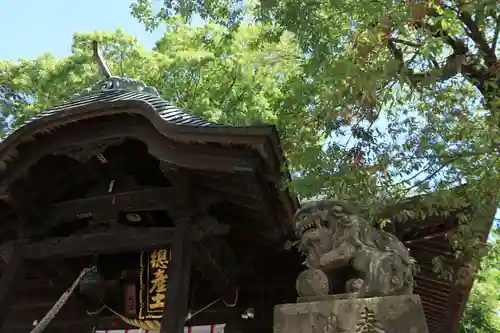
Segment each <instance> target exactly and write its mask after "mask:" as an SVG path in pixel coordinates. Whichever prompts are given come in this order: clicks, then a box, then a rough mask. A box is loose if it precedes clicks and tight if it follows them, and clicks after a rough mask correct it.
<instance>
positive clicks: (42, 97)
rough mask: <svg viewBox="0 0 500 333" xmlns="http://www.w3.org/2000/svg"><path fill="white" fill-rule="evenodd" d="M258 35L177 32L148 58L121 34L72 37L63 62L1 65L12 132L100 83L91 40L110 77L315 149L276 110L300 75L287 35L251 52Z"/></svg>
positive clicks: (253, 31) (254, 28)
mask: <svg viewBox="0 0 500 333" xmlns="http://www.w3.org/2000/svg"><path fill="white" fill-rule="evenodd" d="M263 29H265V25H242V26H241V27H240V28H239V29H238V30H237V31H236V32H235V34H234V38H233V39H231V40H227V39H225V38H224V33H223V32H224V29H223V28H222V27H219V26H217V25H210V24H209V25H206V26H204V27H199V28H194V27H190V26H188V25H182V24H178V25H176V26H175V28H173V30H172V31H171V33H169V34H167V35H165V36H164V37H163V38H162V39H160V40H159V41H157V43H156V47H155V50H153V51H150V50H146V49H145V48H143V47H142V46H141V45H140V44H139V43H138V42H137V41H136V40H135V39H134V37H132V36H130V35H127V34H126V33H124V32H123V31H121V30H117V31H116V32H114V33H108V32H96V33H91V34H78V33H77V34H75V36H74V40H73V45H72V55H71V56H69V57H67V58H64V59H61V60H58V59H56V58H55V57H53V56H52V55H50V54H46V55H43V56H41V57H40V58H38V59H35V60H21V61H19V62H12V61H0V86H1V87H3V89H8V90H9V91H12V92H15V93H16V94H19V95H23V96H26V98H25V99H23V100H19V101H18V102H16V103H14V104H12V103H11V105H10V107H9V112H8V113H9V116H10V117H12V118H13V127H16V126H19V125H20V124H21V123H23V122H24V121H25V120H27V119H29V118H30V117H32V116H33V115H34V114H35V113H36V112H38V111H40V110H43V109H46V108H49V107H51V106H54V105H56V104H58V103H61V102H63V101H65V100H68V99H70V98H72V97H73V96H74V95H75V94H77V93H78V92H80V91H81V90H83V89H84V88H86V87H89V86H90V85H92V84H94V83H96V82H97V81H98V80H100V79H101V77H100V73H99V70H98V68H97V65H96V62H95V60H94V59H93V58H92V48H91V42H92V40H97V41H99V43H100V46H101V48H102V51H103V54H104V57H105V58H106V60H107V62H108V63H109V66H110V68H111V71H112V73H113V74H114V75H123V76H129V77H132V78H134V79H139V80H142V81H144V82H146V83H147V84H148V85H151V86H154V87H156V88H157V89H158V90H159V92H160V94H161V96H162V97H163V98H164V99H166V100H168V101H170V102H171V103H173V104H175V105H177V106H179V107H182V108H185V109H186V110H189V112H191V113H194V114H196V115H199V116H202V117H204V118H205V119H208V120H211V121H216V122H222V123H228V124H234V125H245V124H255V123H264V122H265V123H280V124H279V125H280V127H282V128H283V129H284V130H285V131H284V132H285V133H286V136H287V139H289V140H296V141H298V140H302V141H303V142H310V145H312V146H314V145H317V144H318V142H319V140H320V136H319V135H318V134H317V132H316V131H314V130H313V129H311V128H307V127H303V126H302V124H304V123H307V122H308V115H306V114H303V115H299V116H297V117H296V118H294V119H290V118H286V117H283V115H282V114H281V113H282V111H283V109H280V108H278V107H277V105H279V104H280V103H282V101H283V100H285V99H287V98H289V95H290V92H289V91H288V90H287V89H286V84H287V83H286V82H287V81H288V80H289V79H290V77H294V76H297V75H299V73H300V71H301V68H300V67H299V63H298V61H297V60H295V58H296V57H297V56H298V54H299V49H298V48H297V45H296V44H295V42H294V40H293V39H292V38H291V37H290V36H287V35H283V36H282V38H281V39H280V40H279V41H277V42H272V43H271V42H269V43H264V44H261V47H260V48H254V47H253V46H252V43H255V42H256V41H257V40H258V38H259V37H260V35H261V32H262V31H263ZM0 97H1V96H0ZM304 146H307V144H306V145H304ZM298 149H302V148H301V147H299V148H298Z"/></svg>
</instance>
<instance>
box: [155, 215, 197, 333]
mask: <svg viewBox="0 0 500 333" xmlns="http://www.w3.org/2000/svg"><path fill="white" fill-rule="evenodd" d="M190 227H191V219H184V220H183V221H180V222H179V223H177V225H176V227H175V232H174V235H175V237H174V241H173V243H172V263H171V265H170V267H169V273H168V275H169V284H168V291H167V297H166V299H165V307H164V308H163V317H162V320H161V329H160V333H183V332H184V324H185V320H186V316H187V314H188V302H189V283H190V280H191V264H192V262H191V256H192V250H193V249H192V244H191V242H190V240H189V229H190Z"/></svg>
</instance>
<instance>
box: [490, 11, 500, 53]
mask: <svg viewBox="0 0 500 333" xmlns="http://www.w3.org/2000/svg"><path fill="white" fill-rule="evenodd" d="M499 36H500V14H499V15H498V17H497V26H496V27H495V32H494V33H493V41H492V42H491V48H492V49H493V51H495V50H496V49H497V42H498V37H499Z"/></svg>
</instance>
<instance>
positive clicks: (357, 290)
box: [274, 201, 428, 333]
mask: <svg viewBox="0 0 500 333" xmlns="http://www.w3.org/2000/svg"><path fill="white" fill-rule="evenodd" d="M295 218H296V220H295V221H296V227H297V235H298V236H299V237H300V243H299V249H300V250H301V251H302V252H303V253H304V254H305V256H306V260H305V264H306V266H307V268H306V269H305V270H304V271H302V273H300V275H299V277H298V278H297V283H296V289H297V292H298V295H299V297H298V299H297V303H292V304H280V305H276V306H275V308H274V333H403V332H405V333H406V332H408V333H428V329H427V323H426V320H425V316H424V312H423V308H422V304H421V301H420V297H419V296H418V295H415V294H413V293H412V289H413V274H414V272H415V265H414V262H413V260H412V258H411V257H410V254H409V251H408V249H407V248H406V247H405V246H404V245H403V244H402V243H401V242H400V241H399V240H398V239H397V238H396V237H395V236H394V235H391V234H389V233H387V232H384V231H381V230H379V229H377V228H375V227H373V226H372V225H371V224H370V223H369V222H368V221H366V220H364V219H363V218H362V217H361V216H360V215H359V214H358V213H356V211H355V210H354V209H353V208H352V207H350V206H349V205H348V204H346V203H342V202H336V201H320V202H315V203H313V204H309V205H306V206H303V207H302V208H301V209H300V210H299V211H298V212H297V213H296V216H295ZM330 282H336V283H332V286H333V285H336V286H337V287H338V286H340V287H341V288H333V287H332V286H330V285H329V284H330ZM330 287H332V288H330ZM339 289H342V290H341V292H340V293H337V291H338V290H339ZM332 290H337V291H335V292H334V293H333V294H332Z"/></svg>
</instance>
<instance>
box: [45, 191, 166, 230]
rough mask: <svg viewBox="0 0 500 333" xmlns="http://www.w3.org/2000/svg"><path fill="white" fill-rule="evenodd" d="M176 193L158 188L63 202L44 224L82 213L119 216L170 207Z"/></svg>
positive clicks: (50, 210)
mask: <svg viewBox="0 0 500 333" xmlns="http://www.w3.org/2000/svg"><path fill="white" fill-rule="evenodd" d="M174 196H175V193H174V191H173V189H172V188H171V187H155V188H147V189H141V190H135V191H130V192H120V193H112V194H109V195H103V196H97V197H92V198H83V199H77V200H71V201H65V202H60V203H57V204H55V205H53V206H51V207H49V208H48V212H47V215H46V216H45V218H46V219H47V222H45V223H44V226H46V227H53V226H56V225H57V224H59V223H60V222H61V221H66V222H74V220H75V219H76V218H77V217H78V216H80V215H81V214H91V215H92V216H93V217H94V219H96V220H99V218H100V217H103V215H105V216H115V217H116V215H117V214H118V213H119V212H123V211H141V210H142V211H145V210H169V209H170V208H171V207H172V204H171V202H172V198H174Z"/></svg>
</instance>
